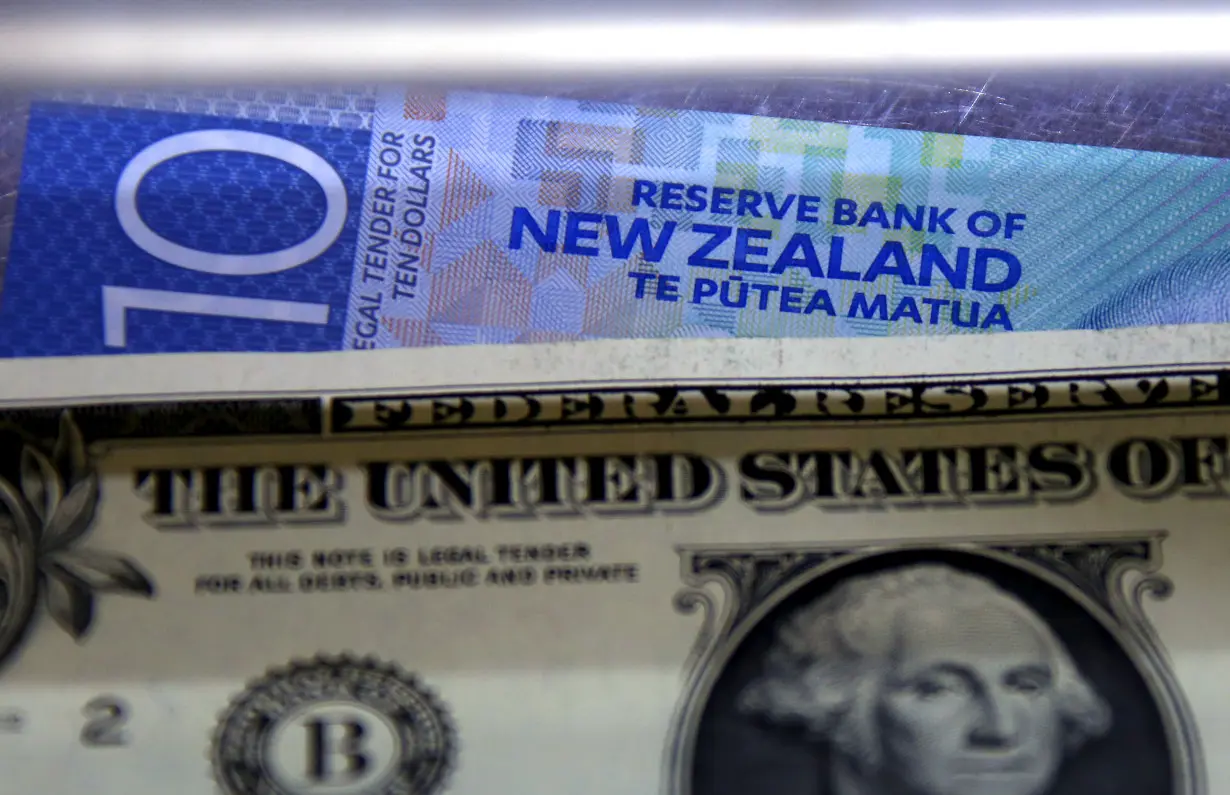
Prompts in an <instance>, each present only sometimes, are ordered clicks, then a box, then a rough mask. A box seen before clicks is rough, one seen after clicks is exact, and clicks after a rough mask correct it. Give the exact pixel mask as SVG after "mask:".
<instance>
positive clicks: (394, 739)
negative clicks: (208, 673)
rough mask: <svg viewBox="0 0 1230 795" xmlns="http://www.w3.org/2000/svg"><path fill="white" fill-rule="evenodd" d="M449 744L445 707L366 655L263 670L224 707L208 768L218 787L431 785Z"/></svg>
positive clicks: (389, 790)
mask: <svg viewBox="0 0 1230 795" xmlns="http://www.w3.org/2000/svg"><path fill="white" fill-rule="evenodd" d="M455 754H456V748H455V743H454V739H453V728H452V725H451V723H450V721H449V718H448V715H447V713H446V712H445V710H444V709H443V708H442V707H441V706H440V704H439V703H438V702H437V701H436V699H435V698H434V697H433V696H432V695H431V693H429V692H428V691H427V690H426V689H424V688H423V686H422V685H421V684H420V683H419V682H418V680H417V679H416V678H415V677H413V676H411V675H409V674H407V673H405V672H404V671H402V670H401V669H400V668H398V667H397V666H396V665H392V664H388V663H382V662H380V661H378V660H375V659H373V658H370V657H368V658H363V659H358V658H353V657H347V656H340V657H330V656H323V655H322V656H318V657H316V658H314V659H312V660H304V661H297V662H294V663H291V664H290V665H289V666H286V667H284V668H276V669H273V670H270V671H269V672H268V673H267V674H266V675H265V676H264V677H262V678H260V679H257V680H256V681H254V682H252V683H250V684H249V686H248V688H247V690H245V691H244V692H243V693H242V694H241V695H239V696H238V697H236V698H235V699H234V700H233V701H232V702H231V705H230V707H229V708H228V709H227V710H226V712H225V713H224V715H223V716H222V720H221V723H220V725H219V727H218V731H217V733H216V735H215V737H214V745H213V770H214V777H215V778H216V779H217V782H218V785H219V786H220V787H221V788H222V791H223V792H224V793H226V795H433V794H434V793H437V792H439V791H440V790H441V789H442V788H443V786H444V784H445V782H446V779H447V778H448V774H449V772H450V770H451V768H452V765H453V762H454V757H455Z"/></svg>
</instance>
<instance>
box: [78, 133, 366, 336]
mask: <svg viewBox="0 0 1230 795" xmlns="http://www.w3.org/2000/svg"><path fill="white" fill-rule="evenodd" d="M198 152H248V153H251V154H256V155H264V156H266V157H272V158H276V159H278V160H281V161H283V162H284V163H288V164H290V165H292V166H295V167H296V168H298V169H301V170H302V171H304V172H305V173H306V174H308V176H310V177H311V178H312V179H314V180H315V181H316V184H317V185H319V186H320V188H321V190H322V191H323V192H324V195H325V217H324V221H323V222H321V224H320V226H319V227H318V228H317V229H316V231H315V232H314V233H312V235H311V236H309V237H308V238H307V239H305V240H303V241H301V242H299V243H296V244H295V245H293V246H289V247H287V248H284V249H281V250H279V251H270V252H264V253H259V254H220V253H214V252H209V251H201V250H198V249H194V248H188V247H186V246H182V245H180V244H178V243H175V242H173V241H170V240H168V239H166V238H165V237H162V236H161V235H159V234H158V233H157V232H155V231H154V230H153V229H150V227H149V226H148V225H147V224H146V223H145V221H144V220H143V219H142V218H141V214H140V211H139V210H138V208H137V190H138V188H140V186H141V181H142V180H143V179H144V178H145V177H146V175H147V174H149V172H150V171H151V170H153V169H154V167H156V166H157V165H159V164H160V163H164V162H166V161H168V160H172V159H174V158H176V157H181V156H183V155H189V154H195V153H198ZM115 212H116V216H117V217H118V218H119V222H120V226H121V227H122V228H123V230H124V233H125V234H126V235H127V236H128V238H129V239H130V240H131V241H132V242H133V243H135V244H136V245H137V246H139V247H140V248H141V249H142V250H143V251H145V252H146V253H147V254H150V255H151V256H154V257H157V258H158V259H160V260H162V261H163V262H165V263H167V264H168V265H169V266H173V267H177V268H185V269H187V270H192V271H197V272H198V273H206V274H211V275H215V276H234V277H236V278H245V277H251V276H262V275H265V274H271V273H281V272H282V271H287V270H291V269H293V268H298V267H299V266H301V265H305V264H306V263H308V262H311V261H312V260H313V259H315V258H316V257H319V256H320V255H321V254H323V253H324V252H325V251H326V250H327V249H328V248H329V247H330V246H331V245H333V243H334V241H336V240H337V238H338V236H339V235H340V234H341V233H342V229H343V227H344V226H345V224H346V212H347V200H346V187H345V185H344V184H343V182H342V178H341V176H340V175H339V174H338V173H337V171H336V170H335V169H334V168H333V166H331V165H330V164H329V163H328V161H326V160H325V159H324V158H322V157H321V156H320V155H318V154H316V153H315V152H313V151H311V150H310V149H308V148H306V147H304V146H301V145H299V144H297V143H294V142H292V141H287V140H285V139H283V138H278V137H276V136H273V135H266V134H264V133H256V132H249V131H245V130H226V129H218V130H196V131H193V132H186V133H181V134H179V135H172V136H170V137H168V138H163V139H162V140H160V141H157V142H155V143H153V144H151V145H150V146H148V147H146V148H145V149H143V150H141V151H140V152H138V153H137V155H136V156H135V157H133V159H132V160H131V161H130V162H129V163H128V165H127V166H126V167H125V168H124V170H123V172H122V173H121V174H120V178H119V182H118V183H117V185H116V190H115ZM102 303H103V342H104V344H105V345H106V346H107V347H109V348H123V347H125V346H126V345H127V344H128V327H127V314H128V310H130V309H140V310H147V311H154V312H173V313H178V314H188V315H208V316H213V317H231V318H244V319H250V320H271V321H277V322H282V323H306V324H312V325H326V324H327V323H328V322H329V305H328V304H317V303H308V302H303V301H280V300H275V299H267V298H240V297H236V296H229V295H210V294H207V293H185V292H176V291H172V290H147V289H142V288H137V287H114V286H109V285H107V286H104V287H103V288H102Z"/></svg>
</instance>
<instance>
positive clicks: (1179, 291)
mask: <svg viewBox="0 0 1230 795" xmlns="http://www.w3.org/2000/svg"><path fill="white" fill-rule="evenodd" d="M1228 175H1230V171H1227V167H1226V164H1225V162H1224V161H1223V160H1220V159H1212V158H1203V157H1192V156H1182V155H1176V154H1163V153H1156V152H1140V151H1130V150H1119V149H1107V148H1097V147H1089V146H1075V145H1060V144H1048V143H1039V142H1026V141H1009V140H1001V139H994V138H987V137H975V136H960V135H948V134H941V133H935V132H920V131H910V130H889V129H878V128H872V127H860V126H850V125H843V124H833V123H819V122H810V121H799V120H791V119H777V118H768V117H758V116H742V115H737V114H730V113H715V112H701V111H695V110H671V109H659V108H653V107H633V106H628V105H622V104H616V103H609V102H599V101H592V100H578V99H550V98H543V97H538V96H521V95H512V94H492V93H478V92H451V93H436V94H426V93H423V92H421V91H414V90H411V91H407V90H405V89H390V88H385V87H371V88H356V89H347V90H330V91H260V90H230V91H217V92H208V91H199V92H196V93H195V94H190V95H183V94H151V93H141V92H127V93H126V92H111V93H106V92H95V93H82V92H78V93H63V94H59V95H52V96H49V97H46V98H43V99H40V100H39V101H38V102H35V103H34V104H32V105H31V107H30V111H29V120H28V125H27V127H26V130H25V138H24V153H23V155H22V176H21V181H20V185H19V189H18V192H17V195H18V199H17V207H16V211H15V218H14V222H13V233H12V240H11V244H10V250H9V257H8V262H7V267H6V270H5V274H4V285H3V292H2V293H0V356H4V357H10V358H12V357H19V358H20V357H43V356H78V355H94V354H122V353H137V354H140V353H171V352H197V351H218V352H221V351H266V352H269V351H276V352H281V351H329V350H332V351H340V350H354V349H373V348H397V347H422V346H457V345H470V344H501V345H502V344H508V343H534V342H555V341H577V340H598V339H630V338H632V339H648V338H697V337H718V338H740V337H742V338H822V337H838V338H847V337H865V336H873V337H901V336H917V335H947V334H962V335H964V334H975V333H979V334H990V333H1000V332H1010V331H1023V330H1029V331H1046V330H1058V329H1114V328H1124V327H1132V326H1147V325H1156V324H1184V323H1218V322H1224V321H1225V320H1227V319H1228V318H1230V310H1228V309H1227V307H1228V306H1230V301H1228V300H1227V297H1226V287H1225V284H1226V279H1225V278H1224V274H1225V273H1226V272H1227V268H1228V267H1230V265H1228V264H1227V263H1230V254H1227V253H1226V252H1227V251H1230V249H1228V248H1227V243H1226V236H1225V230H1226V228H1227V224H1230V203H1227V202H1225V201H1224V200H1223V197H1224V195H1225V193H1226V191H1227V190H1228V189H1230V176H1228Z"/></svg>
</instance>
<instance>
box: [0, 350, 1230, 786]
mask: <svg viewBox="0 0 1230 795" xmlns="http://www.w3.org/2000/svg"><path fill="white" fill-rule="evenodd" d="M1142 393H1144V394H1147V395H1149V396H1150V397H1149V398H1148V399H1142V398H1140V395H1141V394H1142ZM1044 395H1059V396H1065V397H1064V399H1063V400H1061V401H1059V404H1054V403H1052V404H1049V405H1048V404H1047V403H1046V401H1045V400H1044V399H1043V398H1042V396H1044ZM944 402H947V404H948V405H949V407H950V409H951V410H950V411H949V412H945V411H943V410H942V406H941V404H942V403H944ZM1228 404H1230V371H1227V370H1225V369H1224V368H1220V369H1219V368H1186V369H1171V370H1158V369H1148V370H1128V371H1122V372H1115V373H1084V374H1073V375H1063V376H1061V375H1055V374H1050V375H1045V374H1044V375H1033V374H1017V375H1014V376H1011V377H1008V376H1005V377H1002V378H998V379H982V380H973V381H968V382H954V381H951V380H948V381H939V380H920V381H916V382H901V381H886V380H875V379H864V380H862V381H858V382H840V381H823V380H811V381H798V382H795V383H791V384H781V385H777V386H765V385H764V384H762V383H754V382H745V381H737V380H727V381H722V382H712V383H697V384H690V385H680V384H678V383H674V384H671V383H661V382H659V383H642V384H631V383H629V384H624V385H622V386H618V387H611V388H609V389H607V390H595V391H593V392H589V393H586V392H583V391H582V390H577V389H574V390H556V391H554V392H551V391H544V390H536V391H525V390H522V391H516V390H504V391H487V392H482V393H480V392H468V393H460V392H435V393H423V392H418V393H407V394H404V395H401V396H397V395H388V394H385V395H372V394H367V393H355V394H344V395H335V396H330V397H327V398H323V399H321V398H313V397H311V396H299V397H295V398H291V397H287V396H282V397H280V398H277V399H264V398H260V399H258V397H256V396H254V397H253V398H251V399H248V400H236V401H229V402H222V401H216V400H207V401H199V402H177V403H159V402H148V401H147V402H142V403H134V404H128V405H125V404H115V403H109V404H106V405H97V404H73V405H57V406H41V407H39V406H35V407H28V408H25V409H12V410H7V411H5V412H4V414H3V416H2V417H0V420H2V421H3V437H2V439H0V442H2V444H0V505H2V506H3V508H2V511H3V524H2V525H0V583H3V588H2V589H0V595H2V598H0V660H2V662H3V667H2V668H0V765H2V766H3V769H4V771H5V773H4V775H5V791H6V792H15V793H72V792H91V793H98V795H121V794H122V795H145V793H149V794H150V795H153V793H164V792H166V791H168V789H169V788H173V789H174V791H176V792H181V793H184V795H217V794H218V793H223V794H224V795H275V794H276V795H338V794H339V793H346V794H348V795H359V793H362V795H394V794H395V793H396V794H398V795H408V794H410V793H413V794H414V795H434V794H435V793H475V794H477V793H486V792H491V791H493V790H498V791H500V792H509V793H536V794H539V795H540V794H542V793H548V794H549V793H576V792H582V791H583V792H590V793H596V794H597V795H607V794H608V793H609V795H625V794H626V793H629V792H638V793H639V792H663V793H669V794H670V795H735V794H736V793H748V792H775V793H782V795H795V794H796V793H797V795H812V793H834V794H835V795H838V794H841V793H871V792H875V793H912V794H916V795H983V794H985V795H1043V794H1044V793H1045V794H1046V795H1052V794H1056V793H1094V794H1095V795H1096V794H1097V793H1105V794H1106V795H1111V794H1112V793H1113V794H1114V795H1133V794H1136V793H1139V795H1172V794H1173V795H1198V794H1200V795H1202V794H1203V793H1217V792H1225V791H1226V789H1227V782H1230V760H1228V759H1227V758H1226V756H1225V755H1224V754H1219V753H1217V752H1216V749H1217V748H1218V747H1221V744H1222V743H1224V742H1225V741H1226V732H1227V728H1226V721H1225V716H1226V714H1227V711H1228V710H1230V691H1227V689H1226V687H1225V686H1224V679H1225V676H1224V671H1225V668H1226V665H1227V662H1228V661H1230V630H1227V627H1226V623H1225V621H1224V620H1223V617H1222V616H1221V614H1220V611H1219V610H1218V609H1217V606H1218V605H1220V604H1222V603H1223V602H1224V601H1225V600H1226V598H1227V596H1228V593H1227V592H1228V588H1230V586H1227V584H1226V583H1227V580H1226V578H1225V576H1224V572H1223V571H1222V568H1223V564H1224V562H1225V561H1226V559H1227V553H1228V552H1230V549H1228V545H1230V541H1228V540H1227V537H1226V534H1225V518H1226V499H1227V497H1228V495H1230V490H1228V489H1227V486H1228V484H1230V414H1228V413H1227V405H1228ZM903 406H909V407H912V410H906V409H904V408H903ZM602 407H608V409H609V412H608V413H604V412H603V410H602ZM954 412H957V413H959V414H960V415H961V419H960V421H956V420H954V416H953V413H954ZM628 413H631V414H632V415H633V416H630V417H628V416H625V417H624V419H622V420H620V421H619V422H613V421H612V417H615V416H618V415H620V414H625V415H626V414H628ZM865 419H877V420H881V421H876V422H871V423H866V422H858V421H859V420H865ZM883 420H889V421H883ZM467 428H482V429H483V432H482V433H473V432H470V431H468V430H467ZM546 428H551V429H552V432H551V433H544V432H543V430H544V429H546ZM629 431H633V432H629Z"/></svg>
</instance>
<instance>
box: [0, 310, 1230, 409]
mask: <svg viewBox="0 0 1230 795" xmlns="http://www.w3.org/2000/svg"><path fill="white" fill-rule="evenodd" d="M1225 361H1230V325H1225V324H1191V325H1182V326H1159V327H1141V328H1128V329H1115V330H1110V331H1044V332H1020V333H1012V334H1003V335H985V336H984V335H979V336H977V337H974V336H951V337H938V336H937V337H895V338H893V339H820V340H811V339H806V340H805V339H739V340H715V339H690V340H675V339H669V340H594V341H586V342H567V343H552V344H544V345H514V346H500V345H475V346H458V347H449V348H421V349H401V350H383V351H361V352H353V351H352V352H338V353H307V354H286V353H272V354H266V353H238V354H229V353H226V354H220V353H192V354H159V355H152V356H116V357H110V356H82V357H72V358H64V359H59V358H49V359H0V406H3V405H10V406H23V405H35V404H46V405H49V404H53V403H63V402H69V403H71V402H90V401H94V402H98V401H107V400H135V399H143V398H148V399H151V400H176V399H189V398H194V397H197V398H204V397H222V396H231V397H263V396H274V395H281V396H289V395H323V394H333V393H341V392H347V393H349V392H356V391H363V390H370V391H373V392H380V391H390V390H392V391H400V390H407V389H409V390H427V391H432V390H435V391H439V390H449V389H458V390H463V389H470V388H474V389H481V388H484V387H495V386H499V385H508V386H517V385H521V386H525V385H531V384H539V385H552V386H566V385H569V384H601V383H623V382H633V381H647V382H648V381H655V382H656V381H672V380H688V379H732V378H733V379H749V380H757V379H765V380H770V381H772V380H778V379H813V378H818V377H823V378H830V379H850V378H854V379H858V378H880V377H895V376H900V377H907V378H908V377H911V376H934V375H943V374H979V373H982V374H987V373H1003V372H1066V371H1071V370H1089V371H1093V370H1097V369H1101V368H1132V367H1154V366H1166V365H1185V364H1204V363H1209V362H1225Z"/></svg>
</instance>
